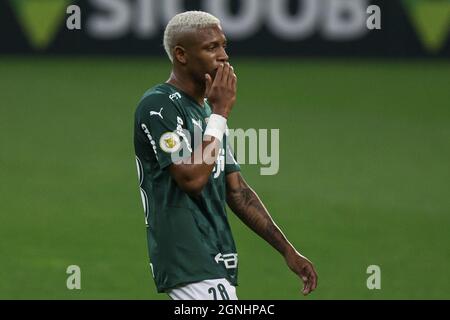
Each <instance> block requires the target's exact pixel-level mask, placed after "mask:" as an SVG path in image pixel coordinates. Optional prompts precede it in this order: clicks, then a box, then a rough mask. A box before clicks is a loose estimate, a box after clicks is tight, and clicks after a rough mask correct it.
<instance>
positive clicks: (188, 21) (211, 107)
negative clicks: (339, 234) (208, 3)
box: [134, 11, 317, 300]
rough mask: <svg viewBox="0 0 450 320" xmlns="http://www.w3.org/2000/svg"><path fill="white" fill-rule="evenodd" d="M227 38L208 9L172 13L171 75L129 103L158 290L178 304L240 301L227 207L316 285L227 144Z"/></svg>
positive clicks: (230, 81)
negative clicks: (185, 301)
mask: <svg viewBox="0 0 450 320" xmlns="http://www.w3.org/2000/svg"><path fill="white" fill-rule="evenodd" d="M226 43H227V40H226V38H225V35H224V33H223V31H222V29H221V26H220V21H219V20H218V19H217V18H216V17H214V16H212V15H211V14H209V13H206V12H201V11H188V12H184V13H181V14H178V15H176V16H175V17H173V18H172V19H171V20H170V22H169V23H168V25H167V27H166V29H165V32H164V48H165V50H166V52H167V55H168V56H169V59H170V61H171V62H172V72H171V74H170V77H169V79H168V80H167V81H166V82H165V83H161V84H158V85H156V86H154V87H153V88H151V89H149V90H148V91H147V92H146V93H145V94H144V96H143V97H142V99H141V100H140V102H139V105H138V107H137V109H136V113H135V133H134V146H135V151H136V161H137V166H138V172H139V183H140V191H141V196H142V201H143V204H144V210H145V222H146V226H147V239H148V249H149V255H150V261H151V264H150V266H151V269H152V274H153V277H154V280H155V283H156V287H157V290H158V292H161V293H162V292H166V293H167V294H168V295H169V296H170V297H171V298H172V299H176V300H178V299H190V300H193V299H195V300H197V299H199V300H209V299H217V300H235V299H237V295H236V289H235V286H236V285H237V267H238V255H237V253H236V247H235V243H234V240H233V236H232V233H231V229H230V225H229V223H228V219H227V213H226V208H225V203H227V204H228V206H229V207H230V208H231V210H232V211H233V212H234V213H235V214H236V215H237V216H238V217H239V218H240V219H241V220H242V221H243V222H244V223H245V224H246V225H247V226H248V227H250V228H251V229H252V230H253V231H254V232H256V233H257V234H258V235H259V236H261V237H262V238H263V239H264V240H266V241H267V242H268V243H269V244H271V245H272V246H273V247H274V248H275V249H276V250H277V251H279V252H280V253H281V254H282V255H283V257H284V259H285V261H286V263H287V265H288V266H289V268H290V269H291V270H292V271H293V272H295V273H296V274H297V275H298V276H299V277H300V279H302V281H303V283H304V287H303V291H302V292H303V294H305V295H306V294H309V293H310V292H311V291H312V290H314V289H315V288H316V285H317V274H316V272H315V270H314V267H313V265H312V263H311V262H310V261H309V260H308V259H307V258H306V257H304V256H303V255H301V254H300V253H299V252H298V251H297V250H296V249H295V248H294V247H293V246H292V245H291V244H290V243H289V241H288V240H287V239H286V237H285V236H284V235H283V233H282V232H281V231H280V229H279V228H278V226H277V225H276V224H275V223H274V222H273V220H272V218H271V216H270V215H269V213H268V212H267V210H266V208H265V207H264V205H263V204H262V202H261V200H260V199H259V198H258V196H257V195H256V193H255V192H254V191H253V190H252V189H251V188H250V187H249V185H248V184H247V183H246V181H245V180H244V178H243V177H242V175H241V173H240V168H239V165H238V164H237V162H236V161H235V160H234V158H233V155H232V151H231V149H230V147H229V145H228V143H227V135H226V130H227V126H226V123H227V119H228V117H229V116H230V112H231V110H232V107H233V104H234V102H235V99H236V82H237V77H236V74H235V72H234V69H233V67H232V66H231V65H230V64H229V61H228V55H227V53H226V50H225V48H226ZM196 137H197V139H196ZM198 137H200V138H199V139H198ZM195 140H197V143H195V142H196V141H195Z"/></svg>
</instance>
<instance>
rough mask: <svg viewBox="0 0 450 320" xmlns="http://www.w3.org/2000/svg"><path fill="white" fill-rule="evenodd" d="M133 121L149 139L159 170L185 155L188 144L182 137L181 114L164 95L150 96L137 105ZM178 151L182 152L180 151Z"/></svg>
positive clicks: (182, 122) (182, 123)
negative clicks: (135, 121)
mask: <svg viewBox="0 0 450 320" xmlns="http://www.w3.org/2000/svg"><path fill="white" fill-rule="evenodd" d="M136 120H137V122H138V125H139V126H140V128H141V130H142V131H143V133H144V135H146V136H147V138H148V140H149V144H150V145H149V147H150V148H151V149H153V151H152V152H154V153H155V155H156V158H157V160H158V163H159V166H160V167H161V169H164V168H165V167H167V166H169V165H171V164H172V163H173V162H174V160H176V159H178V158H180V154H181V156H182V157H184V156H188V155H184V154H183V152H190V151H191V150H190V145H186V144H189V142H188V141H187V139H183V138H182V137H183V136H184V133H183V129H184V119H183V115H182V114H181V112H179V110H178V109H177V108H176V106H175V105H174V104H173V102H172V101H171V100H170V99H169V97H168V96H167V95H164V94H152V95H149V96H147V97H145V98H144V99H142V101H141V102H140V104H139V106H138V111H137V114H136ZM180 150H181V151H180Z"/></svg>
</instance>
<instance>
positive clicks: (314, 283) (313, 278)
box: [311, 270, 318, 290]
mask: <svg viewBox="0 0 450 320" xmlns="http://www.w3.org/2000/svg"><path fill="white" fill-rule="evenodd" d="M317 280H318V279H317V274H316V273H315V272H314V270H313V271H312V273H311V282H312V284H311V290H316V288H317Z"/></svg>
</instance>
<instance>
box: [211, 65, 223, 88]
mask: <svg viewBox="0 0 450 320" xmlns="http://www.w3.org/2000/svg"><path fill="white" fill-rule="evenodd" d="M223 68H224V64H223V63H221V64H220V65H219V67H218V68H217V71H216V76H215V78H214V82H213V85H217V84H218V83H220V82H221V81H222V75H223Z"/></svg>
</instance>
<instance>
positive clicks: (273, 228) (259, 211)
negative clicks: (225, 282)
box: [227, 176, 288, 252]
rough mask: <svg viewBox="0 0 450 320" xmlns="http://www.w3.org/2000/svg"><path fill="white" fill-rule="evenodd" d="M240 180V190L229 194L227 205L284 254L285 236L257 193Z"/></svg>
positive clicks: (237, 189) (286, 243)
mask: <svg viewBox="0 0 450 320" xmlns="http://www.w3.org/2000/svg"><path fill="white" fill-rule="evenodd" d="M238 179H239V188H235V189H234V190H232V191H230V192H228V194H227V203H228V205H229V206H230V208H231V210H233V212H234V213H235V214H236V215H237V216H238V217H239V219H241V220H242V221H243V222H244V223H245V224H246V225H247V226H249V227H250V228H251V229H252V230H253V231H255V232H256V233H257V234H258V235H260V236H261V237H262V238H263V239H265V240H266V241H267V242H269V243H270V244H271V245H272V246H273V247H274V248H276V249H277V250H278V251H280V252H283V249H284V248H285V247H286V245H288V242H287V240H286V238H285V236H284V235H283V233H282V232H281V231H280V229H279V228H278V227H277V225H276V224H275V223H274V222H273V220H272V218H271V216H270V214H269V213H268V211H267V209H266V208H265V207H264V205H263V204H262V202H261V200H260V199H259V198H258V196H257V195H256V193H255V192H254V191H253V190H252V189H251V188H250V187H248V186H247V184H246V183H245V182H244V180H243V179H242V177H240V176H239V178H238Z"/></svg>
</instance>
